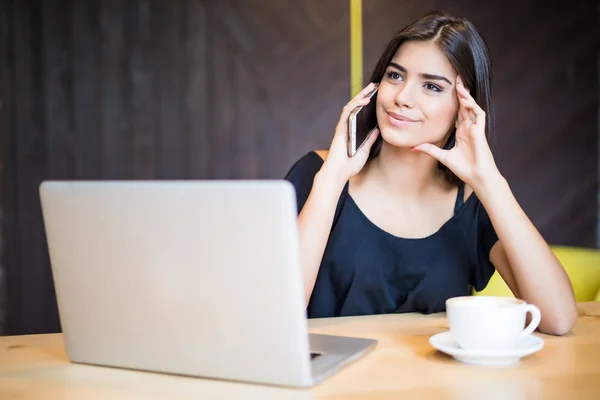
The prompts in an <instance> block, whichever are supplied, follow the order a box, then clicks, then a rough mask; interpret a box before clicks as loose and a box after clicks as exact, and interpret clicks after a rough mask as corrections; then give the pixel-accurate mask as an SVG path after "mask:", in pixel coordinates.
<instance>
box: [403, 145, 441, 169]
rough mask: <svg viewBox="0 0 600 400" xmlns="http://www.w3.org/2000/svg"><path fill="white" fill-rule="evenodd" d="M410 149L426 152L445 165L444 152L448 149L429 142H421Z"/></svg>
mask: <svg viewBox="0 0 600 400" xmlns="http://www.w3.org/2000/svg"><path fill="white" fill-rule="evenodd" d="M411 150H412V151H420V152H421V153H425V154H428V155H430V156H431V157H433V158H435V159H436V160H438V161H439V162H441V163H442V164H444V165H446V154H447V152H448V150H443V149H440V148H439V147H437V146H436V145H433V144H431V143H422V144H420V145H417V146H415V147H413V148H412V149H411Z"/></svg>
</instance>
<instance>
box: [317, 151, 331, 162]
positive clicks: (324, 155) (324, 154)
mask: <svg viewBox="0 0 600 400" xmlns="http://www.w3.org/2000/svg"><path fill="white" fill-rule="evenodd" d="M314 153H316V154H317V155H318V156H319V157H321V160H323V161H325V160H327V155H328V154H329V150H315V151H314Z"/></svg>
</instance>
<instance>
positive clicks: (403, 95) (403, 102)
mask: <svg viewBox="0 0 600 400" xmlns="http://www.w3.org/2000/svg"><path fill="white" fill-rule="evenodd" d="M414 86H415V85H414V84H411V83H410V82H404V84H403V85H400V87H399V88H398V91H397V92H396V96H395V97H394V101H395V102H396V105H397V106H398V107H400V108H402V107H407V108H413V107H414V105H415V100H414V96H415V93H414Z"/></svg>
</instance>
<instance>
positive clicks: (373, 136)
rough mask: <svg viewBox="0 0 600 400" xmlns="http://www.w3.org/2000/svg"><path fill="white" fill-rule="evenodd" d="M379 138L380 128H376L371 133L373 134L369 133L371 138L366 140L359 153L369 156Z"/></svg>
mask: <svg viewBox="0 0 600 400" xmlns="http://www.w3.org/2000/svg"><path fill="white" fill-rule="evenodd" d="M377 136H379V128H375V129H373V130H372V131H371V133H369V136H368V137H367V139H366V140H365V144H363V145H362V146H361V147H360V149H359V150H358V151H359V152H363V153H366V154H367V155H368V154H369V152H370V151H371V147H372V146H373V143H375V140H376V139H377Z"/></svg>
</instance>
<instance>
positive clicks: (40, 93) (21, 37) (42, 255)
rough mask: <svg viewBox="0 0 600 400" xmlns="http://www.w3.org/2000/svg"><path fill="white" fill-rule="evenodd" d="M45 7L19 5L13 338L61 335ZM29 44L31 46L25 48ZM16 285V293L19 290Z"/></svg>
mask: <svg viewBox="0 0 600 400" xmlns="http://www.w3.org/2000/svg"><path fill="white" fill-rule="evenodd" d="M43 8H44V7H43V4H41V1H31V2H29V3H22V2H18V4H16V9H15V11H16V13H15V36H14V39H15V42H14V46H15V50H16V52H15V60H16V65H15V78H16V79H15V93H16V96H15V97H16V98H15V101H16V104H17V105H18V106H17V109H16V119H17V124H16V132H17V134H18V141H19V143H18V145H17V157H18V159H17V165H16V169H17V174H18V175H17V179H18V181H19V185H18V202H19V230H18V235H19V258H18V262H17V265H11V266H10V267H9V268H10V270H12V273H11V274H10V276H9V277H8V279H9V282H10V283H9V287H10V288H11V289H9V290H10V291H11V293H10V294H9V296H10V297H9V299H10V300H12V304H10V303H9V308H10V310H11V313H10V315H9V321H8V323H9V332H10V331H11V330H12V331H13V332H14V331H18V332H19V333H34V332H44V331H46V332H48V331H50V332H52V331H57V330H58V329H59V323H58V318H57V316H56V303H55V302H54V301H52V298H53V297H54V290H53V286H52V280H51V275H50V273H49V263H48V257H47V248H46V244H45V238H44V233H43V229H42V227H43V224H42V218H41V209H40V205H39V194H38V186H39V183H40V182H41V181H42V179H44V178H45V175H46V172H45V171H46V168H47V165H46V131H45V129H46V127H45V115H44V108H45V107H44V98H45V90H44V78H43V77H44V71H43V69H42V68H43V65H44V64H43V49H42V46H43V40H42V23H43V18H42V10H43ZM24 44H26V45H24ZM13 285H14V287H13Z"/></svg>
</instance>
